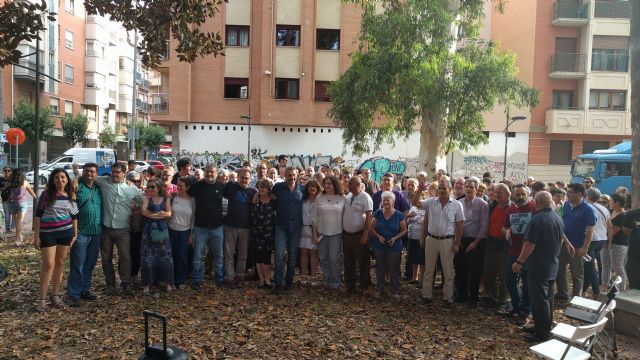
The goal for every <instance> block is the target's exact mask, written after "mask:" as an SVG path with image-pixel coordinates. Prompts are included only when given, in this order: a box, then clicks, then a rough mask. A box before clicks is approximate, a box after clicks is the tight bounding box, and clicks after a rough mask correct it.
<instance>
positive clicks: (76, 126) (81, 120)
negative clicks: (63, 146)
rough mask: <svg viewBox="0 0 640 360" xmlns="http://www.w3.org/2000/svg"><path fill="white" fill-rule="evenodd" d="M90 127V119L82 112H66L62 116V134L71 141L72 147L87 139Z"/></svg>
mask: <svg viewBox="0 0 640 360" xmlns="http://www.w3.org/2000/svg"><path fill="white" fill-rule="evenodd" d="M88 127H89V119H88V118H87V116H86V115H83V114H82V113H77V114H75V115H72V114H66V115H65V116H64V117H63V118H62V136H63V137H64V138H66V139H67V140H68V141H69V145H70V146H71V147H74V146H75V145H76V144H77V143H82V142H84V141H86V140H87V128H88Z"/></svg>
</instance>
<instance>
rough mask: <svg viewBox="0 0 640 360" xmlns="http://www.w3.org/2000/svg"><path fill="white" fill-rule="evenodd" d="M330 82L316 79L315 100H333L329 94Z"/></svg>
mask: <svg viewBox="0 0 640 360" xmlns="http://www.w3.org/2000/svg"><path fill="white" fill-rule="evenodd" d="M329 84H331V82H330V81H316V84H315V97H314V99H315V101H331V97H330V96H329V88H328V86H329Z"/></svg>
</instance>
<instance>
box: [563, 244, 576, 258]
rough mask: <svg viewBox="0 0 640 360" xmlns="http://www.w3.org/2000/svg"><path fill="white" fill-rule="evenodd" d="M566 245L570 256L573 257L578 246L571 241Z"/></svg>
mask: <svg viewBox="0 0 640 360" xmlns="http://www.w3.org/2000/svg"><path fill="white" fill-rule="evenodd" d="M565 247H566V248H567V252H568V253H569V256H570V257H573V256H574V255H575V254H576V248H574V247H573V245H571V244H570V243H569V245H565Z"/></svg>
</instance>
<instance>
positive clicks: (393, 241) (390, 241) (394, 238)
mask: <svg viewBox="0 0 640 360" xmlns="http://www.w3.org/2000/svg"><path fill="white" fill-rule="evenodd" d="M397 240H398V238H397V237H395V236H394V237H392V238H391V239H389V247H392V246H393V244H395V243H396V241H397Z"/></svg>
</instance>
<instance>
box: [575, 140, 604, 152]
mask: <svg viewBox="0 0 640 360" xmlns="http://www.w3.org/2000/svg"><path fill="white" fill-rule="evenodd" d="M608 148H609V142H608V141H589V140H585V141H583V142H582V153H583V154H591V153H592V152H594V151H595V150H602V149H608Z"/></svg>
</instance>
